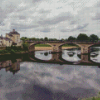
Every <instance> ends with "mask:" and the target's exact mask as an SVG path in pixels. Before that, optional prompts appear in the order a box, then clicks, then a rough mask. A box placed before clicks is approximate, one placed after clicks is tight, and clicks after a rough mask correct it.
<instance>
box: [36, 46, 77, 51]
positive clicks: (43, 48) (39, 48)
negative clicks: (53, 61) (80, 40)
mask: <svg viewBox="0 0 100 100" xmlns="http://www.w3.org/2000/svg"><path fill="white" fill-rule="evenodd" d="M72 48H78V47H76V46H70V47H69V46H68V47H67V46H66V47H62V49H63V50H64V49H72ZM35 50H36V51H38V50H39V51H41V50H52V47H35Z"/></svg>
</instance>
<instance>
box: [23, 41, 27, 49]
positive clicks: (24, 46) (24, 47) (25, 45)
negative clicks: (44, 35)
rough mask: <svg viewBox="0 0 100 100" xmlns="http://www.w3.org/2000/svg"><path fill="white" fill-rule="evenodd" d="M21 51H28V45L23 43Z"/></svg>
mask: <svg viewBox="0 0 100 100" xmlns="http://www.w3.org/2000/svg"><path fill="white" fill-rule="evenodd" d="M23 49H24V50H25V51H27V50H28V44H27V43H23Z"/></svg>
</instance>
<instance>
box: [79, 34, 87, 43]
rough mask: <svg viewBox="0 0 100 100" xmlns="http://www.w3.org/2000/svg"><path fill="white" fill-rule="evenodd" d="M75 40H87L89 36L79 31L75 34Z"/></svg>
mask: <svg viewBox="0 0 100 100" xmlns="http://www.w3.org/2000/svg"><path fill="white" fill-rule="evenodd" d="M77 40H79V41H88V40H89V37H88V36H87V35H86V34H84V33H80V34H79V35H78V36H77Z"/></svg>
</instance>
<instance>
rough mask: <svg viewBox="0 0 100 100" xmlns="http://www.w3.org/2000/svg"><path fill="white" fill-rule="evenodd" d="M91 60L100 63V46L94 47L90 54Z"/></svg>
mask: <svg viewBox="0 0 100 100" xmlns="http://www.w3.org/2000/svg"><path fill="white" fill-rule="evenodd" d="M90 59H91V61H93V62H95V63H100V47H94V48H93V49H92V52H91V54H90Z"/></svg>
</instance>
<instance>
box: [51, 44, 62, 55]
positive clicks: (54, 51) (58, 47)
mask: <svg viewBox="0 0 100 100" xmlns="http://www.w3.org/2000/svg"><path fill="white" fill-rule="evenodd" d="M51 52H52V53H58V52H62V47H61V46H58V45H53V46H52V51H51Z"/></svg>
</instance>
